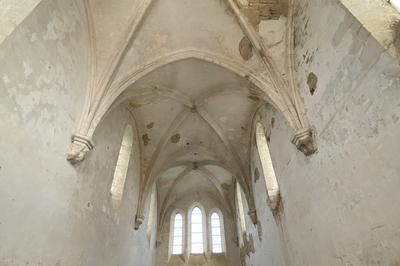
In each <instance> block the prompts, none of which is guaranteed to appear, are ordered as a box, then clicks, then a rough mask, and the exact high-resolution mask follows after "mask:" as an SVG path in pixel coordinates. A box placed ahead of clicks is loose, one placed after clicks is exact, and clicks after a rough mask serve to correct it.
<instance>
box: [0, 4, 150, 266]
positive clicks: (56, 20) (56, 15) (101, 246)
mask: <svg viewBox="0 0 400 266" xmlns="http://www.w3.org/2000/svg"><path fill="white" fill-rule="evenodd" d="M87 59H88V34H87V26H86V22H85V19H84V7H83V4H82V2H81V1H65V0H55V1H42V2H41V3H40V4H39V5H38V6H37V7H36V8H35V9H34V11H33V12H32V13H31V14H30V15H29V16H28V17H27V18H26V19H25V21H24V22H23V23H22V24H20V25H19V26H18V27H17V28H16V29H15V30H14V32H13V33H12V34H11V35H10V36H9V37H8V38H7V39H6V40H5V41H4V42H3V43H2V44H1V45H0V61H1V62H3V63H2V64H0V117H1V118H0V128H1V137H0V150H1V153H0V180H1V181H2V183H3V185H1V186H0V210H1V217H0V239H1V241H0V242H1V244H0V265H28V264H29V265H71V266H75V265H107V266H108V265H150V249H149V248H148V246H146V245H143V244H142V243H143V242H145V243H148V242H147V241H145V240H146V233H145V227H144V228H141V229H140V230H139V231H138V232H135V231H134V230H133V225H132V221H133V218H134V217H133V216H134V213H135V211H134V208H135V206H136V195H137V187H138V186H137V182H138V180H137V179H134V178H135V177H136V175H134V174H133V170H132V169H131V170H130V173H129V178H128V179H127V184H126V191H125V197H124V202H123V203H122V207H121V209H120V212H119V219H118V220H115V219H113V218H112V217H111V215H110V206H109V203H108V199H109V189H110V185H111V181H112V178H113V169H114V167H115V163H116V159H117V154H118V150H119V146H120V143H121V138H122V131H123V126H124V123H126V122H127V121H128V120H129V118H128V115H127V113H126V111H123V110H122V109H115V111H114V112H113V113H112V114H110V115H108V116H107V118H106V119H105V120H104V121H103V122H102V124H101V126H100V128H99V130H98V132H96V133H95V136H94V143H95V148H94V150H93V151H92V152H91V153H90V154H89V155H88V157H87V160H86V161H84V162H83V163H82V164H81V165H79V166H77V167H74V166H72V165H70V164H69V163H68V162H67V161H66V151H67V149H68V145H69V143H70V136H71V133H73V132H74V130H75V127H76V125H77V122H78V121H77V119H78V118H79V114H80V111H81V109H82V107H83V101H84V97H85V94H86V81H87V77H88V75H87V69H88V65H87ZM136 146H137V145H136ZM135 154H136V156H137V154H138V153H135ZM138 243H140V247H139V244H138Z"/></svg>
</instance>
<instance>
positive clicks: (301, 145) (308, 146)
mask: <svg viewBox="0 0 400 266" xmlns="http://www.w3.org/2000/svg"><path fill="white" fill-rule="evenodd" d="M292 143H293V144H294V145H296V147H297V149H299V150H300V151H301V152H302V153H304V154H305V155H307V156H308V155H311V154H314V153H315V152H316V151H317V144H316V142H315V134H314V130H313V129H312V128H305V129H301V130H299V131H297V132H296V133H295V134H294V136H293V139H292Z"/></svg>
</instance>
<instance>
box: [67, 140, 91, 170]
mask: <svg viewBox="0 0 400 266" xmlns="http://www.w3.org/2000/svg"><path fill="white" fill-rule="evenodd" d="M93 147H94V146H93V142H92V141H91V140H90V139H89V138H86V137H84V136H81V135H77V134H74V135H72V136H71V144H70V147H69V150H68V152H67V161H69V162H70V163H71V164H77V163H79V162H81V161H82V160H83V159H84V158H85V155H86V153H87V152H88V151H90V150H91V149H93Z"/></svg>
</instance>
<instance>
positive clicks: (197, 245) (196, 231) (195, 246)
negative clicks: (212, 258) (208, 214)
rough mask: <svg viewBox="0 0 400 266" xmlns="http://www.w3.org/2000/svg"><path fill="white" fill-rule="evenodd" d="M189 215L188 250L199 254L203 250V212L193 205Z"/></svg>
mask: <svg viewBox="0 0 400 266" xmlns="http://www.w3.org/2000/svg"><path fill="white" fill-rule="evenodd" d="M190 215H191V217H190V223H191V224H190V233H191V235H190V239H191V246H190V251H191V253H193V254H201V253H203V252H204V241H203V213H202V212H201V210H200V208H199V207H194V208H193V210H192V213H191V214H190Z"/></svg>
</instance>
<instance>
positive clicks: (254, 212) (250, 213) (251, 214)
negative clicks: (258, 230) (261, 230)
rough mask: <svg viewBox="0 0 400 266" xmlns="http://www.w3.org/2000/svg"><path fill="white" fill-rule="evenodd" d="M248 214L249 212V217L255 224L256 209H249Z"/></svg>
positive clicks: (256, 219)
mask: <svg viewBox="0 0 400 266" xmlns="http://www.w3.org/2000/svg"><path fill="white" fill-rule="evenodd" d="M248 214H249V216H250V219H251V221H252V222H253V224H257V223H258V218H257V211H256V210H249V212H248Z"/></svg>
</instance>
